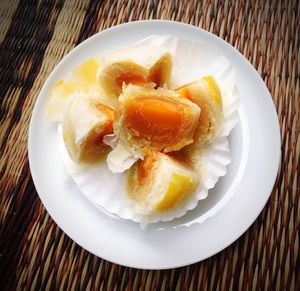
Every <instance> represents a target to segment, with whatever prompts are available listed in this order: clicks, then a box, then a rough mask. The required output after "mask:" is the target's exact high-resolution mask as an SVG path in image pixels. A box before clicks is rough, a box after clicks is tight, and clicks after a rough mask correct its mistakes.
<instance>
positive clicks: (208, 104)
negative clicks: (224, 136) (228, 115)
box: [176, 76, 223, 143]
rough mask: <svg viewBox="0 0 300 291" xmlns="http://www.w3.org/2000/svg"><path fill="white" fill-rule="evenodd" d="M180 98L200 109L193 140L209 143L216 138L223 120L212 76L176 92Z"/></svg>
mask: <svg viewBox="0 0 300 291" xmlns="http://www.w3.org/2000/svg"><path fill="white" fill-rule="evenodd" d="M176 92H177V93H179V94H180V95H181V96H182V97H184V98H186V99H188V100H190V101H192V102H194V103H195V104H197V105H198V106H199V107H200V108H201V115H200V117H199V122H198V126H197V128H196V130H195V135H194V139H195V141H196V142H197V141H198V142H200V143H204V142H211V141H212V140H213V138H214V137H215V136H216V134H217V132H218V130H219V128H220V126H221V122H222V118H223V106H222V96H221V93H220V89H219V87H218V84H217V82H216V81H215V79H214V78H213V77H212V76H208V77H203V78H202V79H200V80H198V81H196V82H193V83H190V84H188V85H186V86H183V87H181V88H179V89H178V90H176Z"/></svg>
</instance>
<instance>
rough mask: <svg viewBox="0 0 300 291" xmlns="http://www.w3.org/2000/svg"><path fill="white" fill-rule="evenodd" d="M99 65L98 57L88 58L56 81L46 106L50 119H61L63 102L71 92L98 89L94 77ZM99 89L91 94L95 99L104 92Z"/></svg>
mask: <svg viewBox="0 0 300 291" xmlns="http://www.w3.org/2000/svg"><path fill="white" fill-rule="evenodd" d="M99 67H100V61H99V60H98V59H96V58H91V59H88V60H86V61H85V62H83V63H82V64H80V65H79V66H77V67H75V68H74V69H73V70H72V71H71V72H70V73H68V74H67V75H66V76H65V78H64V79H63V80H60V81H58V82H57V83H56V85H55V86H54V88H53V90H52V92H51V95H50V98H49V102H48V108H47V109H48V112H47V113H48V116H49V118H50V119H51V120H52V121H62V118H63V110H64V106H65V102H66V101H67V100H68V98H69V97H70V96H71V95H72V94H74V93H77V92H83V93H88V94H90V92H92V91H93V92H96V91H99V90H100V88H99V84H98V81H97V79H96V75H97V70H98V69H99ZM100 91H101V90H100ZM100 91H99V94H98V93H96V94H93V96H94V97H95V99H97V98H98V96H97V95H99V96H100V97H101V98H102V99H103V97H104V94H101V92H100ZM110 103H112V102H110Z"/></svg>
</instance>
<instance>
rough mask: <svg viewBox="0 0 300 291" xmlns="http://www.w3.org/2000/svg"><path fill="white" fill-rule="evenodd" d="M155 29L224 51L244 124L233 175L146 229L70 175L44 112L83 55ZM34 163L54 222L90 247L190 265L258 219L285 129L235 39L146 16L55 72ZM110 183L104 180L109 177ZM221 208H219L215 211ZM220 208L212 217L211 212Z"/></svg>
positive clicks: (139, 263) (95, 40)
mask: <svg viewBox="0 0 300 291" xmlns="http://www.w3.org/2000/svg"><path fill="white" fill-rule="evenodd" d="M151 34H158V35H173V36H176V37H179V38H184V39H189V40H192V41H197V42H200V43H202V44H203V45H205V46H207V47H211V48H212V49H214V50H217V51H218V52H219V53H220V54H222V55H224V56H225V57H226V58H227V59H228V60H229V61H230V62H231V64H232V65H233V66H234V68H235V69H236V72H237V74H236V75H237V86H238V89H239V92H240V100H241V101H240V102H241V104H240V108H239V114H240V122H239V124H238V125H237V126H236V127H235V128H234V130H233V131H232V133H231V135H230V138H229V142H230V148H231V152H232V162H231V164H230V166H229V167H228V173H227V175H226V176H225V177H223V178H222V179H220V180H219V182H218V183H217V185H216V187H215V188H214V189H213V190H212V191H210V192H209V197H208V198H207V199H206V200H204V201H201V202H200V203H199V205H198V207H197V208H196V209H194V210H193V211H190V212H188V213H187V215H185V216H184V217H182V218H179V219H175V220H174V221H172V222H168V223H159V224H154V225H151V226H149V227H147V228H146V229H145V230H142V229H141V228H140V226H139V225H138V224H136V223H133V222H129V221H123V220H117V219H114V218H112V217H109V216H108V215H106V214H105V213H102V212H101V211H99V210H98V209H96V208H95V207H94V206H93V205H92V204H91V203H90V202H89V201H88V200H87V199H86V198H85V197H84V196H83V195H82V194H81V193H80V191H79V190H78V188H77V186H76V185H75V184H74V183H73V182H72V179H71V178H70V177H69V176H68V175H67V173H66V170H65V168H64V164H63V161H62V159H61V156H60V153H59V148H58V139H57V125H56V124H54V123H51V122H49V121H48V120H47V118H46V107H47V96H49V93H50V92H51V89H52V88H53V86H54V85H55V83H56V82H57V81H58V80H60V79H62V78H64V76H65V75H66V73H67V72H68V71H70V70H71V69H72V68H73V67H75V66H77V65H79V64H80V63H81V62H83V61H84V60H85V59H87V58H89V57H92V56H94V55H97V54H99V52H101V51H104V50H112V49H116V48H118V47H122V46H128V45H130V44H132V43H133V42H136V41H138V40H140V39H142V38H144V37H147V36H149V35H151ZM28 147H29V162H30V169H31V173H32V177H33V181H34V184H35V186H36V189H37V191H38V193H39V196H40V198H41V200H42V202H43V204H44V206H45V208H46V209H47V211H48V212H49V214H50V215H51V217H52V218H53V219H54V221H55V222H56V223H57V224H58V225H59V226H60V227H61V229H62V230H63V231H64V232H65V233H66V234H67V235H68V236H70V237H71V238H72V239H73V240H74V241H75V242H76V243H78V244H79V245H81V246H82V247H83V248H85V249H87V250H88V251H90V252H91V253H93V254H95V255H97V256H99V257H102V258H104V259H106V260H109V261H111V262H114V263H118V264H121V265H125V266H130V267H135V268H143V269H166V268H174V267H179V266H184V265H188V264H191V263H195V262H197V261H200V260H203V259H205V258H208V257H209V256H212V255H214V254H216V253H217V252H219V251H221V250H222V249H224V248H225V247H227V246H228V245H229V244H231V243H232V242H233V241H235V240H236V239H237V238H238V237H239V236H240V235H242V234H243V233H244V232H245V231H246V229H247V228H248V227H249V226H250V225H251V224H252V223H253V221H254V220H255V219H256V217H257V216H258V215H259V213H260V212H261V210H262V208H263V207H264V205H265V204H266V202H267V200H268V198H269V195H270V193H271V191H272V187H273V185H274V182H275V178H276V174H277V171H278V166H279V160H280V131H279V124H278V118H277V115H276V111H275V108H274V105H273V102H272V98H271V96H270V94H269V92H268V90H267V88H266V86H265V84H264V82H263V81H262V79H261V78H260V76H259V74H258V73H257V72H256V71H255V69H254V68H253V67H252V66H251V64H250V63H249V62H248V61H247V60H246V59H245V58H244V57H243V56H242V55H241V54H240V53H239V52H238V51H237V50H235V49H234V48H233V47H232V46H231V45H229V44H228V43H226V42H225V41H223V40H222V39H220V38H218V37H216V36H215V35H213V34H211V33H209V32H206V31H204V30H201V29H199V28H196V27H193V26H190V25H186V24H182V23H178V22H172V21H140V22H131V23H127V24H123V25H119V26H115V27H112V28H110V29H108V30H105V31H103V32H100V33H98V34H96V35H94V36H93V37H91V38H89V39H88V40H86V41H84V42H83V43H81V44H80V45H79V46H77V47H76V48H75V49H73V50H72V51H71V52H70V53H69V54H68V55H67V56H66V57H65V58H64V59H63V60H62V61H61V62H60V63H59V64H58V65H57V67H56V68H55V69H54V70H53V72H52V73H51V75H50V76H49V78H48V80H47V81H46V83H45V84H44V86H43V88H42V90H41V92H40V95H39V96H38V99H37V101H36V104H35V107H34V110H33V114H32V118H31V122H30V128H29V141H28ZM106 182H107V181H104V183H106ZM216 210H217V211H216ZM212 213H215V214H214V215H211V214H212Z"/></svg>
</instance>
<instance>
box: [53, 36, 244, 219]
mask: <svg viewBox="0 0 300 291" xmlns="http://www.w3.org/2000/svg"><path fill="white" fill-rule="evenodd" d="M140 45H159V46H163V47H165V48H167V49H168V51H170V52H171V53H172V54H173V61H174V63H173V73H172V77H171V81H170V84H169V86H170V88H171V89H176V88H178V87H180V86H182V85H184V84H186V83H190V82H192V81H195V80H198V79H199V78H201V77H202V76H207V75H212V76H214V78H215V79H216V80H217V82H218V84H219V86H220V90H221V94H222V98H223V114H224V120H223V123H222V126H221V129H220V131H219V134H218V136H217V137H216V138H215V140H214V141H213V143H211V144H209V146H206V149H205V151H204V152H205V154H202V156H201V158H200V159H199V167H200V166H201V173H202V182H201V183H200V185H199V187H198V188H197V189H196V191H195V192H194V193H193V194H192V195H191V196H190V198H189V199H188V200H187V201H186V202H185V203H184V204H182V205H180V206H179V207H178V208H176V209H174V210H172V211H168V212H159V213H156V214H154V215H152V216H147V217H143V216H138V215H136V214H135V213H134V212H133V210H132V208H131V207H130V203H129V202H128V201H127V198H126V195H127V194H126V190H125V185H124V181H123V174H113V173H111V172H110V171H109V169H108V167H107V165H106V164H105V163H103V164H101V165H98V166H89V167H87V166H82V165H79V164H76V163H74V162H73V161H72V160H71V158H70V157H69V155H68V153H67V150H66V148H65V145H64V142H63V138H62V129H61V125H59V126H58V141H59V148H60V152H61V155H62V158H63V161H64V164H65V166H66V170H67V172H68V173H69V175H70V176H71V177H72V179H73V180H74V181H75V183H76V184H77V186H78V187H79V189H80V190H81V192H82V193H83V194H84V195H85V196H86V198H87V199H88V200H90V201H91V202H92V203H93V204H94V205H95V206H96V207H98V208H99V209H100V210H101V211H103V212H105V213H106V214H108V215H110V216H112V217H115V218H122V219H127V220H132V221H134V222H138V223H141V225H146V224H147V223H155V222H158V221H170V220H172V219H174V218H177V217H181V216H183V215H184V214H186V212H187V211H188V210H191V209H194V208H195V207H196V206H197V204H198V203H199V201H200V200H203V199H205V198H206V197H207V196H208V192H209V189H211V188H213V187H214V186H215V184H216V183H217V181H218V179H219V178H220V177H221V176H224V175H226V172H227V166H228V165H229V164H230V162H231V157H230V149H229V145H228V135H229V134H230V131H231V130H232V129H233V127H234V126H235V125H236V123H237V122H238V120H239V115H238V105H239V95H238V91H237V88H236V85H235V71H234V68H233V67H232V66H231V64H230V62H229V61H228V60H227V59H226V58H225V57H224V56H221V55H219V54H218V53H216V52H214V51H213V50H211V49H210V48H206V47H205V46H203V45H202V44H199V43H195V42H191V41H188V40H183V39H178V38H175V37H172V36H156V35H153V36H150V37H147V38H146V39H143V40H141V41H139V42H138V43H136V44H134V45H133V46H140ZM100 57H101V56H100Z"/></svg>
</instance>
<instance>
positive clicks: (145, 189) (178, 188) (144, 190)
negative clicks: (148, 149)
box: [125, 152, 199, 215]
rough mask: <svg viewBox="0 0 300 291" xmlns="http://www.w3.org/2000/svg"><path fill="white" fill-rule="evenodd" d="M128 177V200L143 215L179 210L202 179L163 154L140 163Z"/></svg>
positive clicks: (129, 171)
mask: <svg viewBox="0 0 300 291" xmlns="http://www.w3.org/2000/svg"><path fill="white" fill-rule="evenodd" d="M125 177H126V186H127V192H128V199H129V201H130V203H131V204H132V207H133V209H134V212H135V213H137V214H139V215H150V214H152V213H155V212H161V211H168V210H171V209H174V208H176V207H177V206H178V205H180V204H182V203H184V201H185V200H186V199H187V198H188V197H189V196H190V195H191V194H192V193H193V191H194V190H195V188H196V187H197V185H198V183H199V177H198V176H197V175H196V173H195V172H194V171H193V170H192V169H191V168H190V167H189V166H188V165H186V164H184V163H183V162H179V161H176V160H175V159H173V158H171V157H170V156H168V155H166V154H163V153H160V152H153V153H151V154H150V155H148V156H146V157H145V159H144V160H139V161H137V162H136V163H135V164H134V165H133V166H132V167H131V168H130V169H129V170H128V171H127V173H126V176H125Z"/></svg>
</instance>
